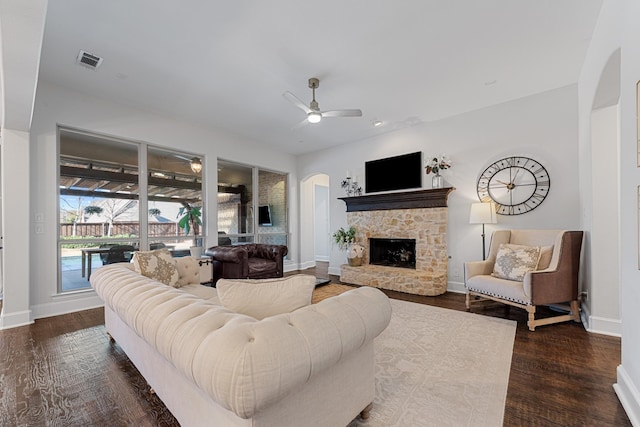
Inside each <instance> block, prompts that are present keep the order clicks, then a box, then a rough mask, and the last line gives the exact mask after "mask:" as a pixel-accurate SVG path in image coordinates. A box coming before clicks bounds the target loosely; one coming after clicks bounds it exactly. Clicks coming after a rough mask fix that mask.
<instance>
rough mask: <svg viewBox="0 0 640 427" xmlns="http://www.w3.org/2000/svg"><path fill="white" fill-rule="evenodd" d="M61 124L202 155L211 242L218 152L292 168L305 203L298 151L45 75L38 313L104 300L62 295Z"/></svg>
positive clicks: (34, 199) (35, 140) (34, 190)
mask: <svg viewBox="0 0 640 427" xmlns="http://www.w3.org/2000/svg"><path fill="white" fill-rule="evenodd" d="M57 124H60V125H64V126H67V127H72V128H78V129H83V130H87V131H91V132H96V133H99V134H105V135H111V136H115V137H119V138H124V139H128V140H133V141H140V142H146V143H150V144H154V145H159V146H166V147H176V148H178V147H179V148H180V149H184V150H186V151H190V152H194V153H200V154H203V155H204V156H205V157H204V160H205V166H206V169H205V170H206V171H207V175H206V176H204V177H203V178H204V179H203V181H204V192H205V194H206V198H207V205H206V206H205V209H204V214H205V216H206V218H205V221H206V228H207V233H208V235H209V238H208V242H205V245H206V246H211V245H213V244H215V240H216V238H217V232H216V230H217V226H216V222H217V210H216V194H217V166H216V159H217V158H218V157H221V158H224V159H228V160H232V161H237V162H242V163H245V164H249V165H256V166H259V167H263V168H265V169H269V170H274V171H281V172H285V173H290V179H289V183H290V189H289V194H288V199H289V203H290V205H291V206H292V207H297V206H298V203H299V202H298V185H297V182H298V178H297V175H296V169H295V158H294V157H293V156H291V155H288V154H283V153H279V152H275V151H273V150H267V149H265V148H264V147H263V146H261V145H260V144H259V143H252V142H251V141H246V140H243V139H241V138H238V137H236V136H232V135H229V134H226V133H224V132H222V131H220V132H214V131H211V130H207V129H204V128H201V127H198V126H194V125H190V124H188V123H184V122H178V121H175V120H172V119H171V118H169V117H161V116H156V115H153V114H150V113H148V112H142V111H138V110H135V109H132V108H129V107H127V106H125V105H118V104H114V103H110V102H105V101H104V100H101V99H97V98H94V97H91V96H89V95H86V94H80V93H77V92H74V91H71V90H68V89H64V88H61V87H58V86H54V85H51V84H48V83H46V82H41V83H40V84H39V86H38V91H37V96H36V108H35V112H34V118H33V125H32V129H31V148H32V150H31V161H32V169H31V173H30V178H31V186H30V192H31V193H30V194H31V209H30V212H31V213H32V216H33V215H34V214H35V213H43V214H44V220H45V222H44V233H42V234H35V233H33V232H32V233H31V234H30V236H31V239H30V248H29V254H30V257H29V258H30V274H31V277H30V279H29V282H30V291H31V295H30V298H29V300H30V305H31V309H32V310H33V317H34V318H38V317H44V316H50V315H54V314H59V313H62V312H67V311H75V310H78V309H82V308H87V307H91V306H96V305H100V301H99V300H98V299H97V297H96V296H95V295H94V294H93V292H88V293H83V294H76V295H65V296H57V295H55V293H56V277H57V259H56V258H57V257H56V253H57V252H56V251H57V245H56V238H57V220H58V210H57V186H58V183H57V152H56V125H57ZM23 194H27V192H25V193H23ZM289 212H290V218H289V219H290V224H291V230H294V231H295V230H297V229H298V225H297V222H298V217H297V209H290V210H289ZM298 239H299V236H298V235H297V233H295V232H294V233H293V234H292V236H291V240H290V245H289V253H290V257H291V260H290V261H289V264H290V266H289V267H290V268H296V267H297V262H298V261H297V260H298V259H299V258H298V252H299V250H298V245H297V241H298ZM7 298H8V296H7Z"/></svg>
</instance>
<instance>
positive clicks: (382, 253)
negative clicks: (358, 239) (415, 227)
mask: <svg viewBox="0 0 640 427" xmlns="http://www.w3.org/2000/svg"><path fill="white" fill-rule="evenodd" d="M369 264H373V265H381V266H386V267H401V268H412V269H414V270H415V268H416V240H415V239H377V238H371V239H369Z"/></svg>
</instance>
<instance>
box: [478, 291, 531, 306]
mask: <svg viewBox="0 0 640 427" xmlns="http://www.w3.org/2000/svg"><path fill="white" fill-rule="evenodd" d="M467 289H468V290H470V291H473V292H477V293H479V294H483V295H490V296H492V297H496V298H500V299H506V300H508V301H511V302H516V303H518V304H522V305H531V303H530V302H527V301H521V300H519V299H515V298H508V297H505V296H504V295H498V294H494V293H491V292H485V291H480V290H478V289H474V288H467Z"/></svg>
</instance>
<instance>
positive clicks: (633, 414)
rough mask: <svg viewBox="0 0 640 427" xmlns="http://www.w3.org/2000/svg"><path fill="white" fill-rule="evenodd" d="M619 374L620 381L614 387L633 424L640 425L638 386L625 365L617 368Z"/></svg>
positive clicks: (639, 393) (639, 394)
mask: <svg viewBox="0 0 640 427" xmlns="http://www.w3.org/2000/svg"><path fill="white" fill-rule="evenodd" d="M616 373H617V374H618V382H617V383H615V384H614V385H613V389H614V390H615V392H616V394H617V395H618V399H620V403H621V404H622V407H623V408H624V410H625V412H626V413H627V416H628V417H629V420H630V421H631V424H633V425H634V426H640V392H639V391H638V386H637V385H636V384H634V383H633V380H632V379H631V377H629V374H627V371H626V370H625V369H624V366H622V365H619V366H618V369H616Z"/></svg>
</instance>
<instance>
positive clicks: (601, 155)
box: [583, 104, 622, 336]
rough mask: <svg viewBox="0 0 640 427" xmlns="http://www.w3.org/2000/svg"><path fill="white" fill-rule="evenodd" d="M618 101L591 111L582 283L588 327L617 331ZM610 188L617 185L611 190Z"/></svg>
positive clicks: (618, 282) (618, 292)
mask: <svg viewBox="0 0 640 427" xmlns="http://www.w3.org/2000/svg"><path fill="white" fill-rule="evenodd" d="M618 130H619V121H618V105H617V104H616V105H613V106H611V107H607V108H601V109H598V110H594V111H593V113H592V114H591V153H592V156H591V157H592V158H591V170H592V174H591V175H592V185H591V195H592V198H593V206H592V208H591V212H592V215H591V216H592V228H591V230H590V240H589V246H590V253H591V254H593V255H595V259H594V258H593V257H592V258H591V260H590V261H591V262H590V263H589V265H590V267H591V276H590V277H591V280H590V281H589V282H588V283H587V284H586V285H587V286H585V288H586V290H587V298H586V299H585V300H584V307H583V311H584V312H585V313H586V318H587V325H588V328H589V330H592V331H595V332H603V333H609V334H613V335H618V336H619V335H620V333H621V332H622V329H621V322H620V320H619V319H620V275H619V274H618V269H619V263H620V259H619V250H618V249H619V242H618V230H619V222H618V215H619V212H618V206H619V203H620V201H619V200H618V195H619V192H618V191H617V189H618V187H619V182H618V181H619V168H618V163H619V157H620V153H619V150H618V146H619V138H618ZM612 189H616V190H613V191H612Z"/></svg>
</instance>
